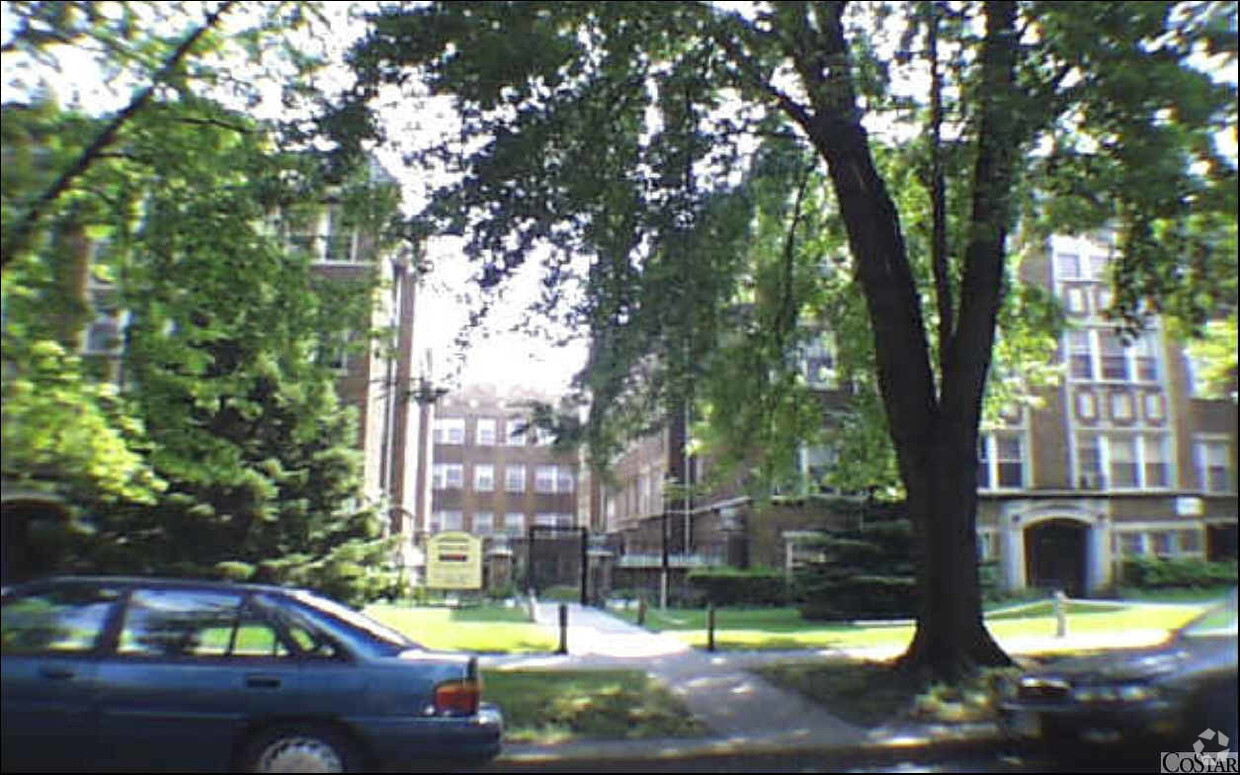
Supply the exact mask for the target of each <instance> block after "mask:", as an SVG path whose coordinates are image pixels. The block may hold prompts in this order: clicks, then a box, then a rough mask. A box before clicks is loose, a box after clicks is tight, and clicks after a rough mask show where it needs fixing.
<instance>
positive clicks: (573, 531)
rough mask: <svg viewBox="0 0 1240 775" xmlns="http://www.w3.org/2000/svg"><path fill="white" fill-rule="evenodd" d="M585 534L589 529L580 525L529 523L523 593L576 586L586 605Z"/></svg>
mask: <svg viewBox="0 0 1240 775" xmlns="http://www.w3.org/2000/svg"><path fill="white" fill-rule="evenodd" d="M589 534H590V531H589V529H588V528H584V527H558V526H551V525H531V526H530V528H529V544H528V546H529V549H528V551H529V555H528V560H527V565H526V576H525V581H526V592H528V593H532V594H541V593H543V592H545V591H546V590H548V589H550V588H551V587H557V586H578V587H580V589H581V604H582V605H586V604H587V602H586V601H587V599H588V592H587V590H588V588H589V585H588V581H589V575H590V568H589V559H588V554H587V544H588V543H589Z"/></svg>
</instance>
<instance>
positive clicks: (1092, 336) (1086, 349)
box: [1066, 328, 1161, 383]
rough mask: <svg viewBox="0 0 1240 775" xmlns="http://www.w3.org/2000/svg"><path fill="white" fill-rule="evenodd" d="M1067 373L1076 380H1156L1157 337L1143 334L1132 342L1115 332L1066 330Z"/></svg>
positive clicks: (1154, 381) (1094, 329)
mask: <svg viewBox="0 0 1240 775" xmlns="http://www.w3.org/2000/svg"><path fill="white" fill-rule="evenodd" d="M1066 349H1067V352H1068V375H1069V376H1070V377H1071V378H1072V379H1073V380H1078V381H1105V382H1142V383H1156V382H1158V381H1159V379H1160V374H1161V369H1160V363H1161V359H1160V358H1159V344H1158V337H1157V336H1156V335H1155V334H1152V333H1145V334H1142V335H1141V336H1139V337H1137V338H1136V339H1135V340H1133V341H1132V342H1125V341H1124V338H1123V337H1122V336H1120V334H1118V333H1117V332H1115V331H1112V330H1108V329H1104V328H1091V329H1084V330H1076V331H1069V332H1068V335H1067V344H1066Z"/></svg>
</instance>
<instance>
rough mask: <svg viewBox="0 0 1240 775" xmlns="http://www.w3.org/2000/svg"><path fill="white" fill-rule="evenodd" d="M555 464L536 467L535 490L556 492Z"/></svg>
mask: <svg viewBox="0 0 1240 775" xmlns="http://www.w3.org/2000/svg"><path fill="white" fill-rule="evenodd" d="M555 474H556V470H555V466H538V467H537V468H536V469H534V492H544V493H546V492H555Z"/></svg>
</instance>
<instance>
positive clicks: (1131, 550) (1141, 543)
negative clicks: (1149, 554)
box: [1116, 532, 1145, 557]
mask: <svg viewBox="0 0 1240 775" xmlns="http://www.w3.org/2000/svg"><path fill="white" fill-rule="evenodd" d="M1116 539H1117V541H1118V549H1119V553H1120V554H1121V555H1123V556H1125V557H1140V556H1141V555H1143V554H1145V536H1144V535H1143V534H1141V533H1137V532H1124V533H1118V534H1116Z"/></svg>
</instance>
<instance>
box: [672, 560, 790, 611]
mask: <svg viewBox="0 0 1240 775" xmlns="http://www.w3.org/2000/svg"><path fill="white" fill-rule="evenodd" d="M689 584H690V586H692V587H693V588H694V589H696V590H697V591H699V592H700V593H701V595H702V597H703V598H704V599H705V602H709V603H713V604H715V605H717V606H724V605H756V606H764V605H784V604H785V603H786V602H787V601H788V584H787V581H786V580H785V578H784V573H783V571H780V570H775V569H773V568H752V569H739V568H711V569H708V570H694V571H690V572H689Z"/></svg>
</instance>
